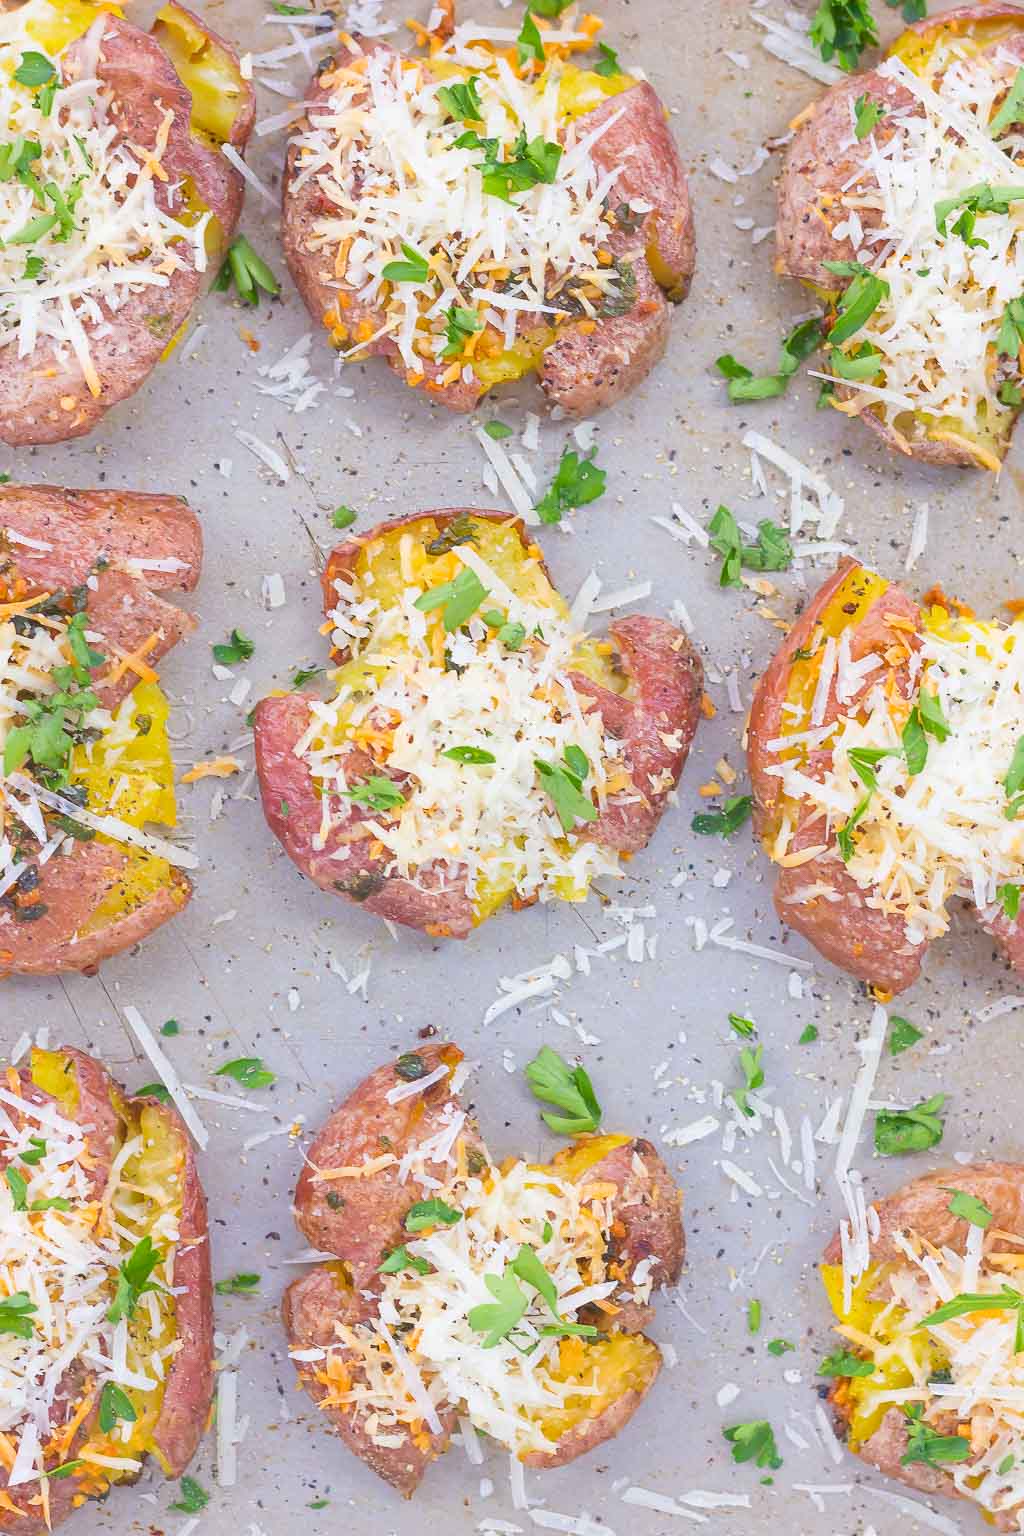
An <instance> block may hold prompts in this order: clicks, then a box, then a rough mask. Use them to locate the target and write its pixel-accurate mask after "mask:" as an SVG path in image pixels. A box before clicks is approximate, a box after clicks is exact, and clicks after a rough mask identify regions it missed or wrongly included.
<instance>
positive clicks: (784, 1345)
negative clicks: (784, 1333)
mask: <svg viewBox="0 0 1024 1536" xmlns="http://www.w3.org/2000/svg"><path fill="white" fill-rule="evenodd" d="M765 1347H766V1348H767V1350H768V1353H769V1354H770V1355H775V1357H776V1358H778V1357H779V1356H780V1355H788V1354H789V1352H790V1351H791V1350H794V1349H796V1345H795V1344H791V1343H790V1342H789V1340H788V1339H769V1340H768V1343H767V1345H766V1346H765Z"/></svg>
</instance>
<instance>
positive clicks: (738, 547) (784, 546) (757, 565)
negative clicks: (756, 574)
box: [708, 506, 793, 587]
mask: <svg viewBox="0 0 1024 1536" xmlns="http://www.w3.org/2000/svg"><path fill="white" fill-rule="evenodd" d="M708 534H709V543H710V546H711V548H712V549H713V550H714V551H715V553H716V554H717V555H721V557H722V567H721V570H720V571H719V573H718V585H719V586H720V587H741V586H742V585H743V582H742V580H741V577H740V571H741V570H742V569H744V568H746V569H747V570H752V571H785V570H788V569H789V567H790V565H792V563H793V546H792V544H791V543H790V541H789V535H788V534H787V533H786V530H785V529H784V528H781V527H780V526H779V525H778V523H773V522H772V521H771V519H770V518H767V517H765V518H762V519H761V521H760V522H759V523H758V525H757V543H756V544H746V543H744V541H743V535H742V534H741V532H740V528H739V524H738V523H737V521H736V519H735V517H734V516H733V514H732V513H731V512H730V510H729V508H728V507H725V506H719V507H718V509H717V511H716V512H715V515H714V517H713V518H712V519H711V521H710V523H709V524H708Z"/></svg>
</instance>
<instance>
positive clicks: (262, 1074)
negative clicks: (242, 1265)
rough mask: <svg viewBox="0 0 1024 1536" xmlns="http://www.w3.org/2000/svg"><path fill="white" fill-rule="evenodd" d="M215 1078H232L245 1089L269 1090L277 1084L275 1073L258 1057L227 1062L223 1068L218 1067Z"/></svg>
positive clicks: (244, 1057) (240, 1058) (247, 1057)
mask: <svg viewBox="0 0 1024 1536" xmlns="http://www.w3.org/2000/svg"><path fill="white" fill-rule="evenodd" d="M214 1076H215V1077H230V1078H232V1079H233V1080H234V1081H235V1082H236V1083H240V1084H241V1086H242V1087H243V1088H269V1087H270V1086H271V1084H272V1083H276V1082H277V1078H276V1076H275V1075H274V1073H273V1072H271V1071H269V1070H268V1069H267V1068H266V1067H265V1066H264V1065H263V1062H262V1061H261V1060H260V1058H259V1057H258V1056H237V1057H236V1058H235V1060H234V1061H226V1062H225V1063H224V1065H223V1066H222V1067H218V1068H217V1070H216V1072H215V1073H214Z"/></svg>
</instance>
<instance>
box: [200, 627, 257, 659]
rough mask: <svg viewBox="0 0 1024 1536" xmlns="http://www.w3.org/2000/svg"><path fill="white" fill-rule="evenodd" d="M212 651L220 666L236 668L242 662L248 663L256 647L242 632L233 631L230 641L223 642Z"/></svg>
mask: <svg viewBox="0 0 1024 1536" xmlns="http://www.w3.org/2000/svg"><path fill="white" fill-rule="evenodd" d="M211 649H212V651H213V659H214V661H215V662H216V663H217V665H218V666H221V667H235V666H237V665H238V663H239V662H240V661H248V660H249V658H250V656H251V655H252V653H253V651H254V650H255V649H256V647H255V645H254V643H253V641H252V640H250V639H249V638H248V636H247V635H243V634H242V632H241V630H238V629H233V630H232V631H231V637H230V639H229V640H227V641H221V642H220V643H218V644H217V645H215V646H213V647H211Z"/></svg>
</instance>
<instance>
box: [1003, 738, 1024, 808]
mask: <svg viewBox="0 0 1024 1536" xmlns="http://www.w3.org/2000/svg"><path fill="white" fill-rule="evenodd" d="M1003 788H1004V789H1005V790H1006V798H1007V800H1008V801H1009V804H1008V805H1007V807H1006V810H1005V811H1004V812H1003V815H1004V816H1005V817H1006V819H1007V821H1014V820H1015V819H1016V816H1017V812H1018V811H1019V810H1020V808H1021V805H1024V795H1022V794H1021V790H1024V736H1020V737H1018V739H1017V745H1016V746H1015V747H1014V749H1013V756H1012V758H1011V759H1010V766H1009V768H1008V769H1007V770H1006V778H1005V779H1004V780H1003Z"/></svg>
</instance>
